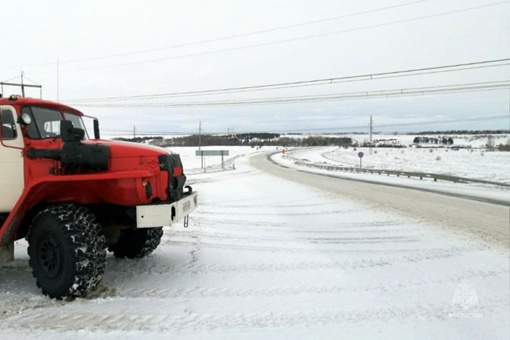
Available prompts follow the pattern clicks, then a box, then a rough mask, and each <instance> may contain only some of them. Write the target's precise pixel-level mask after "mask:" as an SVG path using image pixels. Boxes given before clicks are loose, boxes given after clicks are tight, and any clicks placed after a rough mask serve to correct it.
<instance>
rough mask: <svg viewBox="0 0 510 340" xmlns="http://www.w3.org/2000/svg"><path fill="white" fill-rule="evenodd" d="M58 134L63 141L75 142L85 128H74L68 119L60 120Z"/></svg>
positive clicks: (81, 137)
mask: <svg viewBox="0 0 510 340" xmlns="http://www.w3.org/2000/svg"><path fill="white" fill-rule="evenodd" d="M60 136H61V138H62V141H64V143H77V142H79V141H81V140H82V139H83V137H84V136H85V130H83V129H80V128H75V127H74V125H73V122H71V121H70V120H61V121H60Z"/></svg>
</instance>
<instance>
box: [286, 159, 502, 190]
mask: <svg viewBox="0 0 510 340" xmlns="http://www.w3.org/2000/svg"><path fill="white" fill-rule="evenodd" d="M294 163H295V164H297V165H302V166H308V167H312V168H317V169H324V170H329V171H344V172H357V173H370V174H379V175H387V176H389V175H395V176H397V177H400V176H403V177H408V178H411V177H418V178H420V179H424V178H431V179H433V180H434V182H436V181H437V180H443V181H449V182H455V183H483V184H492V185H499V186H504V187H510V184H507V183H500V182H493V181H485V180H481V179H472V178H466V177H458V176H450V175H443V174H434V173H428V172H414V171H400V170H385V169H371V168H351V167H345V166H338V165H332V164H317V163H309V162H304V161H298V160H295V161H294Z"/></svg>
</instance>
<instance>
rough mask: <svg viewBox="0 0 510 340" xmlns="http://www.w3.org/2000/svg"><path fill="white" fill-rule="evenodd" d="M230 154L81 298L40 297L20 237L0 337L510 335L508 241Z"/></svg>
mask: <svg viewBox="0 0 510 340" xmlns="http://www.w3.org/2000/svg"><path fill="white" fill-rule="evenodd" d="M236 166H237V170H235V171H228V172H223V173H213V174H197V175H193V176H190V182H191V184H192V185H193V187H194V188H195V189H196V190H198V191H199V192H200V208H199V209H198V210H197V211H196V213H195V214H193V216H192V217H191V218H190V227H189V228H188V229H184V228H182V227H181V226H176V227H172V228H166V229H165V234H164V236H163V241H162V244H161V245H160V247H159V248H158V249H157V250H156V252H155V253H154V254H153V255H151V256H150V257H148V258H146V259H142V260H118V259H115V258H114V257H112V256H109V257H108V267H107V272H106V275H105V277H104V279H103V281H102V283H101V286H100V288H99V290H98V291H97V293H95V294H93V296H90V297H89V298H87V299H77V300H75V301H73V302H58V301H53V300H50V299H48V298H46V297H43V296H42V295H41V293H40V291H39V290H38V289H37V288H36V287H35V283H34V280H33V279H32V277H31V273H30V269H29V267H28V263H27V255H26V243H25V242H24V241H19V242H18V243H17V244H16V247H17V248H16V257H17V260H16V261H15V262H13V263H11V264H9V265H4V266H2V267H0V339H2V340H6V339H20V338H37V339H54V338H58V339H99V338H100V339H123V340H128V339H168V338H175V337H179V338H182V339H340V338H345V339H352V338H358V339H359V338H364V339H381V338H394V339H441V338H448V339H481V338H484V339H489V338H490V339H508V337H509V335H510V329H509V327H510V326H509V321H508V315H509V310H510V309H509V306H508V302H509V289H508V288H509V275H508V274H509V261H508V249H505V248H502V247H500V246H496V245H494V246H493V245H491V244H490V243H484V242H481V241H478V240H477V239H476V238H474V237H470V236H468V235H465V234H462V233H458V232H455V231H453V230H452V231H450V230H448V229H446V228H437V227H436V225H435V224H434V223H431V222H430V221H427V219H424V218H422V217H417V218H411V217H405V216H404V215H399V214H397V213H395V212H392V211H387V209H384V207H381V208H380V209H374V207H373V206H370V207H369V206H366V205H364V204H362V203H360V202H355V201H352V200H350V199H348V198H346V197H345V196H343V195H337V194H335V193H332V192H327V191H322V190H319V189H315V188H311V187H309V186H306V185H303V184H299V183H295V182H291V181H287V180H284V179H282V178H280V177H276V176H273V175H271V174H267V173H265V172H262V171H261V170H258V169H257V168H255V167H253V166H251V165H250V162H249V160H248V159H247V158H244V159H243V158H241V159H239V160H238V161H237V163H236ZM331 180H332V181H333V180H334V179H331Z"/></svg>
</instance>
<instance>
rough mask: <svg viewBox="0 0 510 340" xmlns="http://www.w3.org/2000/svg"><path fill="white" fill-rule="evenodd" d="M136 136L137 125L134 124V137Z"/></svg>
mask: <svg viewBox="0 0 510 340" xmlns="http://www.w3.org/2000/svg"><path fill="white" fill-rule="evenodd" d="M135 137H136V125H133V138H135Z"/></svg>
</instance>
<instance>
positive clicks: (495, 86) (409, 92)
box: [79, 80, 510, 108]
mask: <svg viewBox="0 0 510 340" xmlns="http://www.w3.org/2000/svg"><path fill="white" fill-rule="evenodd" d="M509 87H510V81H509V80H502V81H492V82H480V83H464V84H450V85H443V86H429V87H417V88H406V89H391V90H378V91H359V92H345V93H335V94H324V95H306V96H289V97H270V98H256V99H243V100H225V101H209V102H180V103H152V104H151V103H148V104H136V103H135V104H101V103H97V104H79V106H84V107H102V108H119V107H122V108H141V107H144V108H148V107H150V108H179V107H191V106H195V107H196V106H229V105H261V104H288V103H300V102H317V101H331V100H333V101H339V100H349V99H350V100H353V99H372V98H390V97H391V98H394V97H402V96H415V95H431V94H444V93H459V92H467V91H487V90H501V89H507V88H509Z"/></svg>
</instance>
